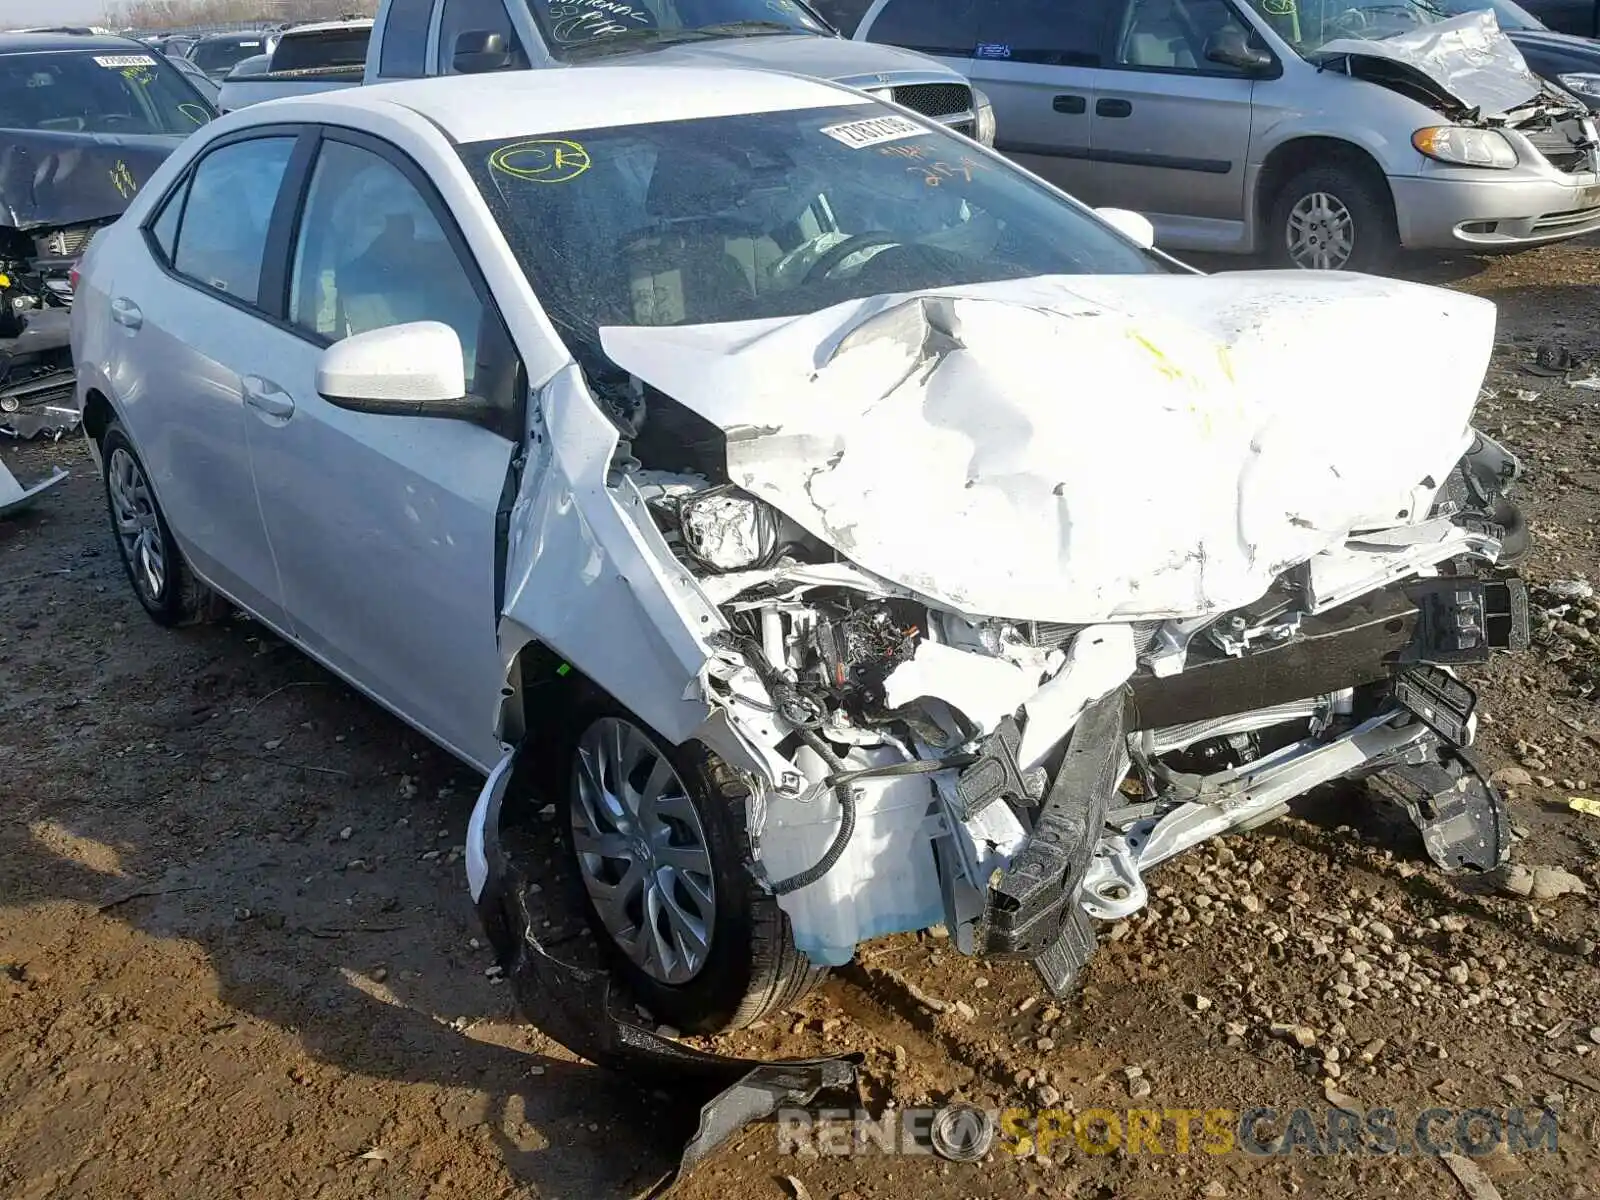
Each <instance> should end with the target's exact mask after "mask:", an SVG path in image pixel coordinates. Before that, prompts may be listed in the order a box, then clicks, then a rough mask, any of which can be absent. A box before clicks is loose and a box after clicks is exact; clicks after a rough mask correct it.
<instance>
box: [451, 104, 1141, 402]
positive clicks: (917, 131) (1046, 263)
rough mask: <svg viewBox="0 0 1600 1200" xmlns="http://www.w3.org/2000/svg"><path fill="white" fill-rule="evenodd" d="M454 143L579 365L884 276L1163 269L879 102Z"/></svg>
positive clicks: (879, 283)
mask: <svg viewBox="0 0 1600 1200" xmlns="http://www.w3.org/2000/svg"><path fill="white" fill-rule="evenodd" d="M461 153H462V156H463V158H464V159H465V161H466V164H467V167H468V169H469V170H470V171H471V173H472V175H473V178H474V179H475V181H476V182H477V184H478V187H479V188H480V189H481V190H482V191H483V193H484V195H485V197H486V198H487V199H488V201H489V205H490V207H491V209H493V211H494V213H495V216H496V219H497V220H498V221H499V222H500V225H501V227H502V229H503V230H504V232H505V234H506V240H507V241H508V242H509V243H510V244H511V247H512V250H513V252H514V253H515V254H516V256H517V259H518V261H519V263H520V265H521V267H522V269H523V271H524V272H525V273H526V274H527V276H528V279H529V281H530V282H531V283H532V284H533V287H534V291H535V292H536V293H537V294H538V296H539V299H540V302H541V303H542V304H543V305H544V308H545V311H546V312H547V313H548V314H549V316H550V318H551V320H552V321H553V322H554V323H555V325H556V326H557V328H559V329H560V330H561V332H562V335H563V337H565V338H566V339H567V342H568V346H569V348H570V349H571V350H572V351H573V353H574V355H575V356H576V357H577V358H578V360H579V361H580V363H582V364H583V365H584V366H585V367H586V368H588V369H590V370H591V371H592V370H593V369H594V368H595V367H596V365H597V364H601V363H602V361H603V360H602V359H601V358H600V354H599V349H598V345H599V338H598V330H599V328H600V327H602V326H606V325H680V324H684V325H687V324H698V323H702V322H727V321H742V320H749V319H753V318H757V317H778V316H798V315H800V314H804V313H811V312H816V311H818V310H820V309H823V308H826V307H828V306H830V305H833V304H839V303H842V302H844V301H846V300H852V299H861V298H865V297H868V296H876V295H882V294H884V293H891V292H914V291H923V290H926V289H929V288H940V287H948V286H952V285H957V284H969V283H985V282H992V281H996V280H1003V279H1023V278H1028V277H1032V276H1037V275H1078V274H1095V275H1118V274H1144V273H1155V272H1160V271H1163V270H1165V268H1164V267H1162V266H1161V265H1160V262H1159V260H1158V259H1156V258H1155V257H1153V256H1151V255H1149V254H1147V253H1145V252H1144V251H1142V250H1140V249H1139V248H1138V247H1137V246H1135V245H1133V244H1132V243H1131V242H1128V241H1126V240H1124V239H1123V238H1122V237H1120V236H1119V235H1117V234H1115V233H1113V232H1112V231H1111V230H1109V229H1108V228H1106V227H1105V226H1104V225H1102V224H1101V223H1100V222H1099V221H1097V220H1096V219H1095V218H1093V217H1092V216H1091V215H1090V214H1088V213H1087V212H1085V211H1084V210H1082V209H1081V208H1079V207H1077V206H1076V205H1073V204H1071V203H1069V202H1068V201H1065V200H1063V199H1061V198H1060V197H1059V196H1057V195H1055V194H1054V193H1053V192H1051V191H1050V190H1048V189H1047V188H1045V187H1044V186H1043V185H1041V184H1039V183H1037V182H1036V181H1034V180H1032V179H1030V178H1029V177H1028V176H1026V175H1024V174H1022V173H1021V172H1019V171H1017V170H1016V169H1014V168H1012V167H1011V166H1010V165H1009V164H1007V163H1006V162H1004V161H1003V160H1001V159H998V158H995V157H993V156H991V155H989V154H986V153H983V152H982V151H980V150H979V149H978V148H977V147H976V146H974V145H973V143H971V142H969V141H967V140H966V139H964V138H961V137H958V136H957V135H955V134H952V133H949V132H947V131H946V130H943V129H940V128H930V127H928V126H926V125H923V124H921V123H919V122H916V121H913V120H911V119H909V118H907V117H904V116H901V115H898V114H895V113H893V112H892V111H890V110H889V109H886V108H884V107H882V106H880V105H877V104H861V105H854V104H852V105H846V106H843V107H831V108H820V109H806V110H799V111H786V112H775V113H762V114H755V115H739V116H732V117H714V118H703V119H698V120H690V121H667V122H662V123H660V124H652V125H634V126H622V127H616V128H607V129H593V130H585V131H580V132H573V133H562V134H547V135H541V136H540V137H538V138H531V139H521V140H516V141H496V142H479V143H475V144H472V145H468V146H465V147H463V148H462V150H461Z"/></svg>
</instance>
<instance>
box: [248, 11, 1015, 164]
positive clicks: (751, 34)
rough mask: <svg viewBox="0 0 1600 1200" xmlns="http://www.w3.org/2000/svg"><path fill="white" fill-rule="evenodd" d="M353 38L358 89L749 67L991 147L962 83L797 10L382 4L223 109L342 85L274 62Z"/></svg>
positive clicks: (320, 31) (979, 107)
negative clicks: (611, 68) (806, 78)
mask: <svg viewBox="0 0 1600 1200" xmlns="http://www.w3.org/2000/svg"><path fill="white" fill-rule="evenodd" d="M341 30H342V31H346V32H345V33H344V34H338V33H337V32H336V31H341ZM358 35H359V36H360V37H363V38H365V37H368V36H369V35H370V39H371V40H370V44H369V45H368V46H367V47H366V56H365V62H366V66H365V71H364V73H363V74H362V78H361V81H362V82H365V83H387V82H391V81H394V80H400V79H423V78H427V77H429V76H435V75H469V74H477V73H480V72H485V71H503V70H529V69H543V68H551V67H583V66H587V65H589V64H598V63H606V64H616V63H619V62H627V63H629V64H649V63H660V64H662V65H671V64H687V65H694V66H718V65H722V66H738V67H757V68H766V69H768V70H776V71H788V72H793V73H794V74H798V75H810V76H813V77H816V78H821V79H831V80H834V81H836V82H839V83H844V84H848V85H850V86H852V87H859V88H862V89H864V90H866V91H869V92H871V93H872V94H873V95H875V96H877V97H878V98H880V99H883V100H890V101H893V102H895V103H897V104H901V105H904V106H905V107H907V108H910V109H913V110H914V111H916V112H918V113H921V114H922V115H923V116H926V117H929V118H931V119H933V120H935V121H938V122H939V123H941V124H943V125H947V126H949V127H950V128H952V129H956V130H958V131H960V132H962V133H965V134H967V135H969V136H971V137H975V138H977V139H978V140H979V141H982V142H984V143H986V144H989V145H993V143H994V113H993V110H992V109H991V108H990V106H989V101H988V99H987V97H985V96H984V94H983V93H982V92H980V91H978V90H977V89H976V88H974V87H973V86H972V85H971V84H970V83H969V82H968V81H967V80H966V78H965V77H963V76H962V75H960V74H959V73H957V72H956V71H953V70H951V69H950V68H949V67H947V66H945V65H943V64H942V63H939V62H936V61H934V60H933V59H931V58H928V57H926V56H924V55H921V54H917V53H914V52H913V51H910V50H902V49H900V48H898V47H895V46H886V45H880V44H877V43H871V42H853V41H850V40H848V39H846V38H843V37H841V36H839V34H838V32H837V31H836V30H835V29H834V28H833V27H832V26H831V25H829V24H828V22H827V21H825V20H824V19H823V18H822V17H820V16H819V15H818V14H817V12H816V11H815V10H814V9H813V8H812V7H810V6H809V5H808V4H806V3H802V2H801V0H383V4H382V6H381V7H380V8H379V10H378V15H377V18H376V23H375V24H373V23H372V22H352V21H340V22H332V23H329V24H326V25H308V26H302V27H301V28H299V29H293V30H289V31H287V32H285V33H284V34H283V41H282V43H280V45H279V47H278V49H277V50H276V51H275V52H274V54H273V58H272V69H271V70H270V71H268V72H267V73H266V74H265V75H257V76H255V77H254V78H251V79H240V80H237V81H235V80H232V79H230V80H229V81H228V82H227V83H226V84H225V85H224V87H223V89H222V97H221V100H220V102H219V105H220V107H221V108H222V109H223V110H224V111H229V110H232V109H235V108H242V107H243V106H244V105H246V104H254V103H256V102H258V101H261V100H267V99H273V98H276V97H279V96H299V95H305V94H306V93H308V92H315V91H319V90H329V89H332V88H336V87H349V86H351V85H352V83H353V82H355V79H353V78H352V75H351V72H350V71H349V69H348V68H347V67H346V66H344V65H341V64H342V63H343V59H341V60H340V63H321V62H319V63H315V64H312V63H307V62H305V60H304V59H302V58H301V54H302V51H301V50H300V49H298V48H296V49H294V50H293V53H294V56H295V58H296V60H297V61H298V65H296V66H294V67H290V66H289V64H288V63H280V59H281V58H282V57H283V56H284V55H285V54H286V53H288V52H289V50H290V48H291V47H292V46H294V44H295V43H297V42H299V41H300V40H301V39H306V40H307V41H310V40H312V39H315V38H317V37H318V36H324V37H329V38H330V40H337V38H338V37H339V36H344V37H348V38H350V39H352V40H353V39H354V38H355V37H356V36H358Z"/></svg>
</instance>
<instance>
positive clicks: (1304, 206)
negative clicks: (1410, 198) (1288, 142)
mask: <svg viewBox="0 0 1600 1200" xmlns="http://www.w3.org/2000/svg"><path fill="white" fill-rule="evenodd" d="M1266 240H1267V254H1268V257H1269V258H1270V259H1271V261H1272V264H1273V265H1274V266H1277V267H1298V268H1301V269H1303V270H1324V271H1366V272H1373V271H1381V270H1383V269H1384V268H1385V267H1387V266H1388V265H1389V263H1390V262H1392V261H1393V259H1394V256H1395V255H1396V254H1397V253H1398V252H1399V249H1400V236H1399V233H1398V232H1397V231H1396V229H1395V220H1394V207H1393V205H1392V204H1391V202H1390V200H1389V193H1388V189H1387V188H1386V187H1385V186H1384V184H1383V182H1382V179H1381V177H1375V176H1374V173H1373V172H1370V171H1364V170H1360V169H1357V168H1355V167H1352V166H1348V165H1344V164H1329V165H1323V166H1315V167H1307V168H1306V169H1305V170H1303V171H1298V172H1296V173H1295V174H1294V175H1292V176H1291V177H1290V178H1289V179H1288V180H1287V181H1285V182H1284V184H1283V186H1282V187H1280V188H1279V189H1278V192H1277V195H1276V196H1275V197H1274V198H1273V202H1272V209H1271V213H1270V215H1269V216H1268V218H1267V239H1266Z"/></svg>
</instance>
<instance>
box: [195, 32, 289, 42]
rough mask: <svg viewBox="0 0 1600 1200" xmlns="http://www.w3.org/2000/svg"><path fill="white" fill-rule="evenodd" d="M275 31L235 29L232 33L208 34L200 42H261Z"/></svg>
mask: <svg viewBox="0 0 1600 1200" xmlns="http://www.w3.org/2000/svg"><path fill="white" fill-rule="evenodd" d="M276 32H277V30H275V29H235V30H234V31H233V32H232V33H208V34H206V35H205V36H204V37H201V38H197V39H196V40H197V41H200V42H259V41H261V40H262V39H263V38H267V37H270V36H271V35H272V34H274V33H276Z"/></svg>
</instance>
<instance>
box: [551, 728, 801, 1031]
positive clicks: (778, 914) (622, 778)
mask: <svg viewBox="0 0 1600 1200" xmlns="http://www.w3.org/2000/svg"><path fill="white" fill-rule="evenodd" d="M571 729H572V734H571V736H570V737H567V738H564V739H563V740H564V741H565V742H566V746H565V751H564V753H562V754H560V755H559V756H558V757H556V759H555V761H559V762H561V763H562V764H563V766H564V767H565V771H564V778H562V779H561V780H560V782H559V784H557V785H556V786H558V787H559V788H560V791H559V793H558V794H559V795H560V796H561V798H562V799H561V801H560V802H559V803H558V805H557V808H558V811H559V812H560V813H561V822H560V824H561V835H562V839H563V841H564V843H565V845H566V848H567V852H568V854H569V855H571V860H570V861H572V862H573V863H574V864H576V866H577V868H578V874H579V876H580V877H581V878H582V880H583V883H584V889H585V894H586V903H585V911H586V913H587V916H588V918H589V923H590V925H591V927H592V928H593V930H594V932H595V936H596V938H597V939H598V940H599V942H600V945H601V946H602V947H604V948H605V950H606V952H607V954H608V957H609V958H610V959H611V961H612V963H613V965H614V969H616V970H617V971H619V972H620V973H621V974H622V975H623V976H624V977H625V978H626V979H627V981H628V984H629V985H630V987H631V989H632V991H633V994H634V996H635V997H636V998H637V999H638V1000H639V1001H640V1002H641V1003H642V1004H644V1006H645V1007H646V1008H648V1009H649V1010H650V1012H651V1014H652V1015H653V1016H654V1017H655V1018H656V1019H657V1020H658V1021H661V1022H664V1023H666V1024H669V1025H672V1026H675V1027H676V1028H677V1029H679V1030H681V1031H682V1032H684V1033H694V1034H713V1033H719V1032H722V1031H725V1030H730V1029H739V1028H742V1027H743V1026H746V1025H749V1024H750V1023H751V1022H753V1021H756V1020H758V1019H760V1018H761V1017H763V1016H765V1015H766V1014H768V1013H772V1012H777V1011H780V1010H782V1009H784V1008H787V1007H789V1006H790V1005H792V1004H794V1003H796V1002H797V1001H798V1000H799V999H800V998H801V997H802V996H804V995H805V994H806V993H807V992H808V991H810V990H811V989H812V988H813V987H815V986H816V985H817V984H818V983H820V982H821V981H822V980H823V979H824V978H825V977H826V976H827V968H826V967H818V966H815V965H813V964H812V963H811V961H810V960H809V959H807V958H806V956H805V955H804V954H802V953H801V952H800V951H799V950H798V949H797V948H796V947H795V944H794V936H793V933H792V931H791V929H790V926H789V919H788V917H787V916H785V915H784V913H783V910H782V909H781V908H779V907H778V902H777V900H776V898H774V897H773V896H771V895H769V894H767V893H766V892H765V891H764V890H763V889H762V888H761V887H760V885H759V884H757V882H756V880H755V875H754V872H753V870H752V865H751V864H752V860H753V853H752V850H751V845H750V838H749V834H748V832H747V830H746V827H745V800H746V797H747V796H748V794H749V789H748V788H747V787H746V785H745V784H744V782H743V781H742V780H740V778H739V776H738V774H737V773H736V772H735V771H733V770H732V769H731V768H730V767H729V766H728V765H727V764H726V763H724V762H723V761H722V760H721V759H720V758H719V757H718V756H717V755H716V754H714V753H713V752H712V751H711V750H710V749H709V748H708V747H706V746H704V745H703V744H701V743H699V742H690V743H688V744H686V745H683V746H678V747H671V746H667V745H666V744H665V743H663V742H662V741H661V740H660V739H659V738H657V737H656V736H655V735H654V734H652V733H650V732H649V731H648V730H646V729H645V728H644V727H643V726H642V725H641V724H640V723H639V722H638V721H637V719H636V718H634V717H632V716H631V715H630V714H627V713H625V712H622V711H620V710H618V709H616V708H613V707H609V706H592V707H588V708H587V709H584V710H582V715H581V716H580V717H579V718H578V719H577V720H576V721H575V722H574V723H573V725H572V726H571ZM617 738H625V739H630V743H629V744H630V747H631V749H630V750H629V751H627V752H626V753H624V754H622V755H619V756H618V758H619V759H620V761H622V762H624V764H626V763H627V762H628V761H629V759H628V755H630V754H636V755H637V756H638V758H637V761H635V762H634V763H633V766H632V770H631V772H630V770H629V769H628V767H627V766H626V765H625V766H624V767H623V769H622V770H620V771H619V770H617V769H615V763H613V764H611V765H609V766H608V765H606V764H603V763H600V762H598V761H597V747H598V746H600V745H602V744H604V743H606V741H607V739H613V740H614V739H617ZM661 764H665V766H666V767H670V773H671V775H672V782H670V783H668V784H666V785H665V786H664V787H662V788H660V789H658V790H659V791H660V792H661V793H662V795H663V796H664V797H666V798H664V799H662V800H661V801H659V804H660V810H661V812H662V813H663V814H664V815H663V816H662V817H660V818H658V819H657V820H656V821H655V822H654V825H655V826H656V827H657V828H658V829H659V828H663V827H670V831H669V832H658V833H657V834H654V835H652V834H649V833H648V832H647V829H648V828H649V827H650V825H651V822H648V821H640V820H639V819H638V818H637V816H636V815H634V813H633V812H632V811H631V810H630V811H624V810H622V809H619V808H617V807H616V806H615V805H612V804H610V803H609V801H603V802H602V803H601V804H600V805H599V806H598V807H599V808H600V809H601V810H603V811H602V813H601V817H600V820H599V822H598V823H597V822H596V819H595V817H596V809H597V805H596V803H595V798H596V796H597V795H600V796H603V797H609V798H610V799H617V798H618V797H619V796H621V794H622V793H623V792H624V791H626V792H628V793H629V795H631V797H632V798H633V799H634V800H635V801H637V802H638V803H639V804H640V805H641V806H643V805H645V804H646V803H647V802H646V801H645V800H644V799H642V796H643V794H644V793H645V792H648V791H649V790H650V785H651V784H652V783H653V782H655V781H656V779H659V778H661V777H662V775H663V774H664V772H662V770H661ZM552 765H553V764H552ZM658 772H661V773H660V774H658ZM630 781H631V784H632V785H633V786H629V785H630ZM555 782H556V781H554V780H552V783H555ZM675 785H681V788H679V787H677V786H675ZM685 803H686V804H687V808H686V807H684V805H685ZM624 804H626V799H624ZM606 813H609V814H610V817H611V818H613V819H611V820H608V818H607V817H606V816H605V814H606ZM599 837H604V838H606V839H608V840H607V841H606V842H605V845H606V846H607V847H608V848H610V849H612V850H613V851H614V852H615V853H616V854H618V855H633V856H635V857H640V856H643V855H646V854H653V855H654V857H651V858H650V859H649V865H647V866H646V867H645V869H644V871H643V874H644V875H645V876H646V880H645V882H644V883H643V884H640V883H638V882H637V879H635V882H634V884H633V886H634V887H636V888H637V889H638V892H639V895H638V897H637V898H636V899H635V898H631V897H630V899H629V901H628V902H627V904H626V905H623V904H619V903H617V902H616V900H617V895H618V893H619V892H620V891H625V890H626V887H625V886H624V885H626V884H628V881H629V878H630V876H629V867H628V866H627V865H626V863H628V862H631V861H632V860H631V859H625V858H620V857H619V858H612V857H608V856H603V855H600V854H596V853H593V851H594V850H595V848H596V847H597V846H598V845H600V842H599V840H598V839H599ZM651 840H654V841H655V842H656V844H657V845H658V846H664V847H665V849H664V850H657V851H653V852H652V851H648V850H647V848H646V847H645V846H644V845H643V843H645V842H649V841H651ZM696 845H699V846H701V847H703V849H704V852H705V854H704V861H705V864H706V866H707V868H708V869H707V870H705V871H703V872H700V871H693V872H681V871H679V870H678V865H682V864H684V863H693V862H695V861H696V859H695V855H696V854H697V852H696V851H695V850H694V849H693V847H694V846H696ZM668 858H670V859H672V862H671V863H669V862H666V861H664V860H666V859H668ZM674 864H677V865H674ZM650 880H655V881H657V882H656V886H655V895H654V897H653V898H652V897H651V896H650V891H651V887H650V882H649V881H650ZM611 881H616V887H615V889H614V890H608V884H609V883H610V882H611ZM686 887H687V888H690V889H692V890H689V891H686V890H684V889H685V888H686ZM597 896H599V897H600V899H598V900H597ZM669 907H670V908H673V909H675V910H676V912H668V911H667V910H668V908H669ZM707 909H709V911H710V920H709V921H699V922H697V924H698V925H699V926H700V927H702V928H704V930H705V931H706V933H707V934H708V935H709V936H708V937H707V938H706V939H705V945H704V952H703V954H701V955H699V956H698V960H697V961H690V958H692V957H693V956H689V957H685V956H682V955H680V953H679V951H681V949H682V947H683V944H684V942H683V940H679V941H678V942H677V946H676V949H675V948H674V946H673V941H674V939H673V931H674V929H675V928H681V926H675V925H674V923H673V918H674V917H678V918H679V919H681V916H680V914H687V915H689V916H690V917H691V918H696V917H698V916H699V914H700V913H701V912H703V911H705V910H707ZM652 910H653V912H654V917H653V918H652V917H650V916H647V914H648V913H651V912H652ZM622 914H625V915H622ZM652 920H653V922H654V923H655V926H656V929H657V930H658V931H659V932H660V934H661V935H662V936H661V938H660V939H658V945H659V944H663V943H664V944H665V946H666V949H667V953H666V954H665V955H664V956H663V955H661V954H656V955H655V956H654V957H653V958H652V955H651V954H650V953H649V952H648V951H646V952H641V943H642V942H647V941H648V940H649V939H650V934H651V929H650V926H651V923H652ZM630 925H631V929H630V928H629V927H630ZM619 931H620V935H619ZM690 940H692V939H690ZM663 957H664V958H665V959H666V965H665V967H664V965H663Z"/></svg>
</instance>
